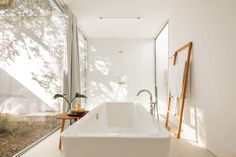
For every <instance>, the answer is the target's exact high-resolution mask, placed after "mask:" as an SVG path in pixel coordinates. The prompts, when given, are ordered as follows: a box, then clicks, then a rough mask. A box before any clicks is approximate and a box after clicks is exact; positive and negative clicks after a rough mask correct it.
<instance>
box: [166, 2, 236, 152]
mask: <svg viewBox="0 0 236 157" xmlns="http://www.w3.org/2000/svg"><path fill="white" fill-rule="evenodd" d="M235 6H236V1H235V0H227V1H220V0H214V1H213V0H191V1H189V0H180V1H172V3H171V6H170V8H169V9H170V17H169V20H170V22H169V29H170V31H169V39H170V42H169V44H170V52H173V51H174V50H175V49H177V48H179V47H180V46H182V45H183V44H185V43H187V42H189V41H193V56H192V68H191V95H192V99H190V100H189V104H188V105H187V110H186V112H185V114H186V115H188V118H189V119H188V121H189V122H190V121H191V119H190V118H191V116H192V115H191V114H194V113H195V114H196V116H192V117H193V118H194V117H196V119H197V121H196V125H197V126H196V127H195V129H196V131H197V132H198V134H197V135H196V136H197V140H198V142H201V143H203V144H205V145H206V147H207V148H208V149H209V150H210V151H212V152H213V153H215V154H216V155H217V156H219V157H235V156H236V149H235V148H236V122H235V119H236V113H235V112H236V102H235V100H236V99H235V96H236V94H235V93H236V92H235V90H236V83H235V81H236V70H235V67H236V20H235V15H236V9H235ZM190 108H192V111H193V112H190ZM186 121H187V120H186Z"/></svg>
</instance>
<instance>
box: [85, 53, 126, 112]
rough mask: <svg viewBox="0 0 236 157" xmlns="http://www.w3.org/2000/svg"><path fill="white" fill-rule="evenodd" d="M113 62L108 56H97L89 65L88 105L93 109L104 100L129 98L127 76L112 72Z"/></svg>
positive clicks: (124, 99)
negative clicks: (94, 77)
mask: <svg viewBox="0 0 236 157" xmlns="http://www.w3.org/2000/svg"><path fill="white" fill-rule="evenodd" d="M111 69H112V64H111V62H110V60H109V59H108V58H106V57H101V56H96V57H95V58H94V60H93V61H92V63H90V65H89V72H90V73H91V76H90V77H92V76H96V79H93V78H90V79H91V80H93V81H91V82H90V83H89V91H88V92H89V96H90V98H89V99H88V107H89V108H90V109H92V108H93V107H95V106H96V105H97V104H99V103H101V102H104V101H126V100H127V84H126V82H127V76H122V77H120V76H118V74H114V73H112V72H111Z"/></svg>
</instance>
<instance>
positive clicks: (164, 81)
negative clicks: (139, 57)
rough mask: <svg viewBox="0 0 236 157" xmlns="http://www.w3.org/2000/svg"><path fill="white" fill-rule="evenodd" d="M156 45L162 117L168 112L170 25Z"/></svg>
mask: <svg viewBox="0 0 236 157" xmlns="http://www.w3.org/2000/svg"><path fill="white" fill-rule="evenodd" d="M155 45H156V50H155V52H156V55H155V56H156V58H155V59H156V81H155V82H156V87H157V90H158V109H159V113H160V114H161V115H162V116H165V115H166V112H167V100H168V63H169V58H168V57H169V54H168V23H167V24H166V25H165V26H164V28H163V29H162V30H161V32H160V33H159V35H158V36H157V37H156V39H155Z"/></svg>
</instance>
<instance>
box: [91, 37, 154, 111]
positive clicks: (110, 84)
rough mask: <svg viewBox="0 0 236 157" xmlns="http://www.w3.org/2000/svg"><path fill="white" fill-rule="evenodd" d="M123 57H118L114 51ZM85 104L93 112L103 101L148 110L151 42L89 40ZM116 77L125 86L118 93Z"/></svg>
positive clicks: (152, 49) (151, 83) (149, 40)
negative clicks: (135, 103)
mask: <svg viewBox="0 0 236 157" xmlns="http://www.w3.org/2000/svg"><path fill="white" fill-rule="evenodd" d="M120 50H122V51H124V53H118V51H120ZM88 53H89V54H88V65H89V66H88V97H89V98H88V100H87V106H88V107H89V108H93V107H94V106H96V105H97V104H99V103H100V102H103V101H117V100H118V101H138V102H142V103H143V104H144V105H145V106H146V107H148V106H149V105H148V102H149V96H148V95H147V94H146V93H143V94H141V95H140V96H139V97H137V96H136V94H137V92H138V91H139V90H140V89H143V88H145V89H148V90H150V91H151V92H152V93H153V96H154V85H155V81H154V40H152V39H137V40H132V39H93V40H89V52H88ZM117 77H120V78H123V81H124V82H125V84H124V85H123V87H122V88H120V92H118V93H117V91H118V90H119V86H118V84H117Z"/></svg>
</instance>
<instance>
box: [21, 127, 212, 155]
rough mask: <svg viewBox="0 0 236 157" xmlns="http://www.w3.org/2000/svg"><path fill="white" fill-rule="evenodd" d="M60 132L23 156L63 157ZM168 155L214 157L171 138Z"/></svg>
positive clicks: (185, 142)
mask: <svg viewBox="0 0 236 157" xmlns="http://www.w3.org/2000/svg"><path fill="white" fill-rule="evenodd" d="M59 135H60V132H59V131H57V132H55V133H54V134H52V135H51V136H49V137H48V138H47V139H46V140H44V141H43V142H41V143H40V144H39V145H37V146H35V147H34V148H32V149H31V150H30V151H28V152H27V153H25V154H24V155H23V157H43V156H47V157H64V155H63V150H59V149H58V142H59ZM169 157H215V156H214V155H212V154H211V153H210V152H208V151H207V150H206V149H204V148H200V147H198V146H196V145H195V144H192V143H191V142H189V141H187V140H183V139H180V140H177V139H175V138H174V137H172V139H171V146H170V154H169Z"/></svg>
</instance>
